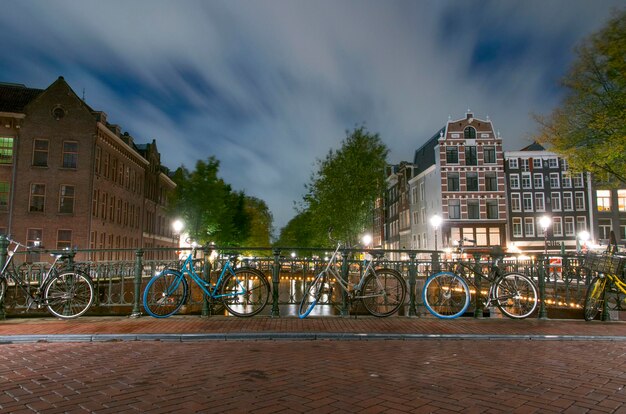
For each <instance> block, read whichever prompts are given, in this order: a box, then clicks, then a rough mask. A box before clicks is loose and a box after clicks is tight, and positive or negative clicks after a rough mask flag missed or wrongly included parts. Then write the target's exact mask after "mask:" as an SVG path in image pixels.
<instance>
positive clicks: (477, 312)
mask: <svg viewBox="0 0 626 414" xmlns="http://www.w3.org/2000/svg"><path fill="white" fill-rule="evenodd" d="M481 270H482V269H481V268H480V255H479V254H475V255H474V284H475V285H476V294H475V295H474V318H478V319H480V318H482V317H484V315H485V314H484V309H483V308H484V303H483V302H482V292H481V291H482V276H480V275H481V274H482V272H481Z"/></svg>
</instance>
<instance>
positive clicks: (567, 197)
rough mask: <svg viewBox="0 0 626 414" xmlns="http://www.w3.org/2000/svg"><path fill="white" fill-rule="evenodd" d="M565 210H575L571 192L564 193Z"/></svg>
mask: <svg viewBox="0 0 626 414" xmlns="http://www.w3.org/2000/svg"><path fill="white" fill-rule="evenodd" d="M563 210H565V211H572V210H574V200H573V199H572V193H570V192H567V193H563Z"/></svg>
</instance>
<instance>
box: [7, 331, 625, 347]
mask: <svg viewBox="0 0 626 414" xmlns="http://www.w3.org/2000/svg"><path fill="white" fill-rule="evenodd" d="M317 340H322V341H323V340H327V341H380V340H385V341H408V340H472V341H626V336H610V335H533V334H531V335H526V334H524V335H490V334H483V335H479V334H393V333H390V334H387V333H385V334H381V333H349V332H348V333H324V332H289V333H286V332H254V333H240V332H236V333H220V334H216V333H209V334H162V333H160V334H93V335H89V334H87V335H85V334H80V335H2V336H0V345H8V344H22V343H37V342H42V343H73V342H95V343H103V342H131V341H145V342H148V341H165V342H197V341H317Z"/></svg>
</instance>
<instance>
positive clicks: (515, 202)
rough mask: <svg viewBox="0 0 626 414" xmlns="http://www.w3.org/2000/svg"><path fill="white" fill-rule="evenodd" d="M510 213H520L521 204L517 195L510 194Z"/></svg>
mask: <svg viewBox="0 0 626 414" xmlns="http://www.w3.org/2000/svg"><path fill="white" fill-rule="evenodd" d="M511 211H522V202H521V198H520V195H519V193H513V194H511Z"/></svg>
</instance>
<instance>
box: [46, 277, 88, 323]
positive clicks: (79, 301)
mask: <svg viewBox="0 0 626 414" xmlns="http://www.w3.org/2000/svg"><path fill="white" fill-rule="evenodd" d="M93 298H94V289H93V282H92V281H91V277H89V276H88V275H86V274H84V273H81V272H63V273H61V274H57V275H54V276H52V278H51V279H50V280H49V281H48V282H47V283H46V285H45V287H44V291H43V299H44V303H45V304H46V307H47V308H48V311H50V313H51V314H53V315H54V316H57V317H59V318H63V319H71V318H77V317H79V316H80V315H82V314H84V313H85V312H87V310H88V309H89V307H90V306H91V304H92V303H93Z"/></svg>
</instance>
